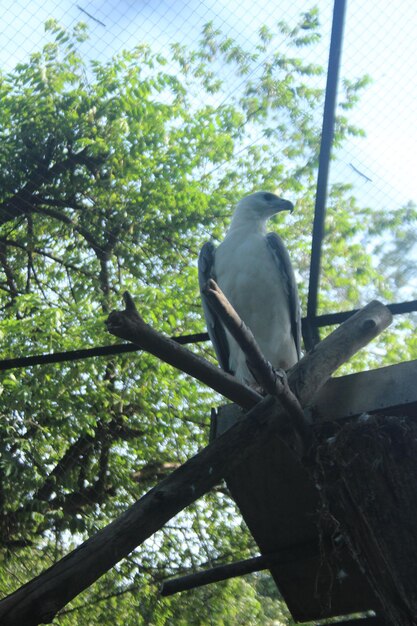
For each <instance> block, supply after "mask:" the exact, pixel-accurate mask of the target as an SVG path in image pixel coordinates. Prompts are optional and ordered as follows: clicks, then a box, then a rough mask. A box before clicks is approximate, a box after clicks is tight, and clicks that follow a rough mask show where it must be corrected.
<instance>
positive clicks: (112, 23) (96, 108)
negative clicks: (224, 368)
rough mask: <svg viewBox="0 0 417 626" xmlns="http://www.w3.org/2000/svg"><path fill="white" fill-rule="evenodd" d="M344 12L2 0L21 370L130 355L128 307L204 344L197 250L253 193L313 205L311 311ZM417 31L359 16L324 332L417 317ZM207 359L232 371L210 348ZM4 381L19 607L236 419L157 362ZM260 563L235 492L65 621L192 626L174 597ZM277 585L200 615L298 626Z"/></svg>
mask: <svg viewBox="0 0 417 626" xmlns="http://www.w3.org/2000/svg"><path fill="white" fill-rule="evenodd" d="M332 11H333V4H332V3H331V2H326V3H320V4H319V9H318V10H316V9H312V8H311V7H310V6H309V5H307V4H306V3H305V2H304V1H303V2H301V1H292V2H280V3H276V4H272V3H270V2H266V1H265V2H263V1H262V2H261V1H259V2H257V3H250V2H245V1H243V2H234V1H225V2H223V3H218V2H214V1H206V2H204V3H202V2H198V1H193V2H182V1H181V2H175V3H172V2H165V1H161V2H158V1H155V2H154V1H148V0H144V1H142V2H127V1H126V2H124V1H123V2H111V1H102V2H98V1H83V2H80V3H79V4H75V3H73V2H53V1H47V2H42V3H41V2H39V3H38V2H32V3H29V4H28V3H19V2H13V3H11V2H4V3H3V21H2V26H1V33H0V38H1V39H0V40H1V46H0V47H1V50H0V63H1V67H2V71H3V77H2V82H1V90H2V101H3V107H2V113H1V114H0V115H1V120H2V122H1V126H0V133H1V139H2V142H1V147H0V158H1V160H2V174H1V178H2V185H1V187H2V190H1V200H0V222H1V232H0V271H1V273H0V308H1V312H2V319H1V325H0V332H1V333H2V338H3V347H2V350H1V353H0V357H1V358H2V359H11V358H14V357H23V358H24V357H27V356H29V355H38V354H41V353H56V352H63V353H66V352H67V351H71V350H77V349H86V348H91V347H92V346H101V345H105V344H108V343H111V342H110V340H109V337H108V335H107V334H106V332H105V329H104V324H103V322H104V320H105V318H106V317H107V315H108V313H109V311H110V309H111V308H112V307H115V306H119V301H120V297H121V293H122V292H123V291H124V290H125V289H129V291H130V292H131V293H132V294H133V295H134V296H136V297H137V298H138V300H139V301H140V309H141V312H142V313H143V314H144V317H145V318H146V319H147V320H149V321H150V322H151V323H152V324H155V325H156V326H157V327H158V329H160V330H162V331H164V332H166V333H167V334H169V335H172V336H182V335H189V334H199V333H202V332H204V331H205V329H204V324H203V321H202V316H201V310H200V304H199V299H198V288H197V279H196V259H197V256H198V251H199V248H200V246H201V244H202V242H203V241H204V240H207V239H209V238H212V239H213V240H214V241H220V240H221V239H222V237H223V235H224V228H225V224H226V223H227V221H228V219H229V216H230V213H231V210H232V207H233V205H234V204H235V202H236V199H237V198H238V197H241V196H242V195H244V193H246V192H250V191H252V190H253V189H257V188H264V187H267V188H269V189H271V190H278V189H279V190H280V191H281V193H282V195H284V196H286V197H289V199H291V200H293V201H295V203H296V211H295V212H294V214H293V215H292V216H290V217H289V218H288V219H287V221H286V223H285V225H283V224H280V225H279V230H280V231H281V230H282V234H283V237H284V239H285V241H286V243H287V245H288V248H289V250H290V253H291V256H292V258H293V259H294V266H295V269H296V274H297V279H298V282H299V290H300V295H301V299H302V305H303V310H304V312H305V310H306V305H307V287H308V276H309V263H310V253H311V229H312V222H313V207H314V198H315V185H316V178H317V164H318V155H319V150H320V132H321V124H322V116H323V105H324V90H325V86H326V71H327V61H328V54H329V44H330V34H331V24H332ZM416 13H417V10H416V8H415V7H414V6H413V4H412V3H409V2H406V1H402V2H399V3H391V4H390V3H387V2H384V3H382V4H381V3H378V5H377V6H376V5H375V6H371V5H370V4H369V3H368V4H367V5H364V4H363V3H360V2H359V1H358V0H350V2H349V3H348V6H347V13H346V23H345V29H344V38H343V54H342V66H341V70H340V86H339V93H338V103H339V104H338V108H337V122H336V129H335V139H334V150H333V160H332V162H331V167H330V180H329V199H328V207H327V216H326V222H325V236H324V240H323V243H322V246H323V247H322V257H323V261H322V274H321V281H320V289H319V294H318V295H319V310H318V312H319V313H321V314H324V313H332V312H336V311H345V310H351V309H355V308H357V307H359V306H361V305H362V304H364V303H366V302H367V301H368V300H370V299H371V298H373V297H379V298H383V299H385V300H386V301H389V302H400V301H402V300H404V301H405V300H413V299H414V298H415V297H416V282H415V277H416V272H415V269H416V251H415V236H414V232H415V219H416V207H415V202H416V197H417V187H416V184H417V183H416V176H415V173H414V172H415V169H416V162H415V156H414V155H415V150H414V147H415V144H416V139H417V137H416V134H417V130H416V125H415V122H414V117H415V114H414V106H413V105H414V100H415V93H414V92H415V84H416V81H415V77H414V70H413V63H412V59H413V58H414V57H415V53H416V47H417V43H416V39H415V34H414V31H415V25H416V21H417V15H416ZM80 22H83V23H84V24H85V25H86V26H85V27H83V26H79V23H80ZM45 24H47V28H46V29H45ZM71 33H72V34H71ZM45 46H46V48H45ZM42 49H43V52H41V51H42ZM122 51H129V52H127V53H125V54H123V53H122ZM368 77H369V78H368ZM413 330H414V329H413V320H412V318H409V317H401V318H399V319H398V321H397V325H396V328H395V331H394V332H393V333H391V334H388V335H387V338H386V339H384V340H382V341H381V342H380V343H378V345H377V347H376V348H374V349H373V350H372V351H371V352H369V354H368V357H367V358H368V360H367V361H364V360H363V357H361V359H362V360H358V361H357V362H356V364H355V365H354V366H352V367H357V368H358V367H359V368H361V367H364V366H366V367H368V366H375V365H378V364H379V363H381V362H386V361H384V359H387V362H393V361H401V360H403V359H406V358H413V356H415V349H416V346H415V340H414V339H413ZM398 338H400V340H399V339H398ZM192 349H193V350H195V351H196V352H198V353H200V354H203V355H205V356H209V358H212V354H211V350H210V348H209V346H208V345H207V344H201V345H199V346H197V345H195V346H193V348H192ZM21 365H24V363H21ZM0 383H1V388H2V400H3V416H2V417H3V425H2V426H1V429H2V437H1V439H2V443H1V444H0V450H1V466H0V508H1V512H0V527H1V529H2V532H1V536H2V538H3V557H4V558H3V566H4V568H3V574H2V576H1V577H0V590H1V593H2V594H3V595H5V594H7V593H10V592H11V591H13V590H14V589H15V588H17V587H18V586H20V585H21V584H23V583H25V582H26V581H27V580H30V579H31V578H33V577H34V576H35V575H36V574H37V573H38V572H39V571H41V570H42V569H44V568H45V566H47V565H51V564H53V563H54V562H56V561H57V560H59V559H60V558H61V557H62V556H63V555H64V554H65V553H67V552H68V551H69V550H70V549H71V548H72V547H74V546H75V545H78V544H79V543H80V542H81V541H82V540H83V539H84V538H85V536H87V535H89V534H92V533H94V532H95V531H96V530H97V529H99V528H100V527H102V526H103V525H105V524H106V523H108V522H109V521H110V520H112V519H114V518H115V517H117V515H118V514H120V513H121V512H122V511H124V510H125V509H126V508H127V506H128V505H129V504H131V503H132V502H134V501H135V500H136V499H137V498H138V497H139V496H140V495H141V494H142V493H144V492H146V490H147V489H149V488H150V487H151V486H152V485H153V484H154V483H155V482H156V481H158V480H159V479H161V478H162V477H163V476H165V475H166V474H167V473H169V472H171V471H172V470H173V469H175V468H176V467H177V466H178V465H179V464H180V463H181V462H183V461H184V460H185V459H186V458H187V457H189V456H190V455H191V454H193V453H194V452H195V451H196V450H197V449H198V448H199V447H200V446H201V445H203V444H204V442H205V441H206V438H207V432H208V424H209V415H208V413H209V411H208V408H207V407H208V406H209V405H210V403H215V402H216V401H219V399H218V398H216V397H215V396H214V395H213V394H212V393H211V392H209V391H207V390H206V389H203V388H202V387H201V386H199V385H197V384H194V385H193V384H190V382H189V380H187V379H186V378H185V377H184V376H181V375H179V374H174V372H173V371H172V370H171V369H170V368H169V367H168V366H166V365H163V364H159V363H158V362H157V361H156V359H153V358H152V357H149V356H147V355H144V354H137V355H132V354H130V355H129V354H124V355H120V356H117V357H115V356H114V355H113V358H112V357H111V355H107V356H106V357H102V358H99V357H95V358H92V359H88V360H83V359H80V360H78V361H76V362H73V363H69V362H63V363H59V364H56V365H51V364H50V365H39V366H36V367H29V364H28V363H26V367H22V368H20V369H16V370H12V371H11V372H10V371H5V372H2V378H1V380H0ZM255 549H256V547H255V546H254V545H253V541H252V539H251V537H250V535H249V534H248V533H247V531H246V530H245V528H244V527H243V525H241V520H240V518H239V516H238V513H237V512H236V510H235V508H234V506H233V503H232V502H231V501H230V499H229V498H228V494H227V492H226V491H225V489H224V488H223V487H221V488H219V489H216V490H214V491H213V493H210V494H209V495H208V496H207V498H206V500H204V501H202V502H200V503H198V504H195V505H194V508H193V510H191V511H189V512H188V513H183V514H182V515H181V516H179V517H178V518H175V519H174V520H171V523H170V524H169V525H168V526H167V527H165V529H164V530H163V531H161V532H160V533H159V534H158V535H156V536H155V537H154V538H153V539H152V540H150V541H149V542H147V543H146V544H144V546H143V547H142V548H141V549H140V550H138V551H137V552H135V553H133V555H132V556H131V557H130V558H129V559H128V560H126V562H123V563H122V564H119V566H118V567H117V568H116V570H115V571H113V572H112V573H111V574H109V575H108V576H107V577H105V578H104V579H103V581H101V582H99V583H97V585H96V586H95V587H94V588H92V590H90V591H88V592H87V595H86V597H84V598H82V599H80V600H77V601H76V602H75V605H74V606H73V607H72V608H71V609H69V610H68V612H67V613H66V614H65V613H64V614H63V615H62V617H60V618H57V623H63V624H65V623H68V624H70V623H77V621H76V620H77V619H83V618H81V617H79V616H80V615H83V613H82V611H90V610H91V606H95V607H105V608H103V609H99V608H96V609H95V613H91V615H90V613H88V619H89V620H90V622H91V623H96V621H97V622H98V621H99V620H100V619H101V620H102V619H103V614H102V613H101V612H100V611H107V612H108V615H107V617H108V616H109V615H112V614H113V613H112V611H117V610H119V609H120V604H119V605H118V609H117V608H115V605H112V604H111V599H113V598H122V597H125V596H129V597H134V598H135V600H134V602H130V601H129V602H128V606H127V607H124V608H123V610H124V611H126V616H127V617H126V618H125V620H126V623H130V622H129V621H128V620H129V619H133V618H132V616H131V615H130V613H129V610H132V611H133V610H135V611H136V610H137V607H138V605H139V604H140V603H141V609H140V613H141V617H140V618H137V619H138V620H139V619H142V621H137V622H135V623H144V624H147V623H161V624H165V623H167V624H168V623H172V624H173V623H185V622H184V621H183V622H181V621H180V617H179V615H187V611H189V613H188V614H189V615H194V613H195V611H194V612H192V611H191V609H190V604H191V603H190V602H188V604H187V599H182V600H181V599H179V600H175V601H174V600H172V601H169V602H171V604H169V605H168V604H167V603H168V600H165V601H164V602H165V604H164V603H163V602H162V601H158V599H157V598H156V594H155V589H156V585H157V584H158V583H159V582H160V580H161V579H163V578H164V577H166V576H168V575H173V574H176V573H178V572H182V571H185V570H186V571H189V570H192V569H198V568H199V567H201V566H203V565H207V564H210V565H212V564H215V563H216V562H218V561H221V562H223V561H224V560H233V559H234V558H235V557H236V556H237V555H239V556H248V555H250V554H253V553H254V551H255ZM265 580H266V578H265V577H263V575H259V576H258V578H254V579H253V580H252V581H250V582H248V583H247V582H245V581H242V582H239V583H236V585H243V586H244V587H236V588H232V591H231V592H230V591H229V594H230V595H227V593H228V592H227V588H226V587H221V589H217V590H213V589H211V590H202V591H201V592H198V593H200V596H195V597H196V598H197V599H199V600H198V601H199V602H200V603H201V611H202V612H203V613H204V610H205V609H204V607H205V606H206V605H207V603H208V602H212V603H213V605H214V604H215V602H216V598H218V605H219V607H220V606H221V605H222V602H223V604H224V598H227V599H228V602H229V603H230V602H231V596H233V598H234V601H235V604H236V606H235V614H234V617H233V616H232V617H230V620H233V619H235V622H233V621H230V622H225V623H238V621H236V620H237V618H236V615H238V616H239V619H241V620H242V619H244V617H242V616H243V615H246V613H245V611H247V612H248V613H247V614H250V615H251V616H252V613H250V611H252V612H254V611H255V608H254V607H255V603H256V601H255V597H253V604H251V602H249V600H248V604H245V605H244V606H243V604H242V603H240V602H239V601H238V599H237V598H239V597H242V596H243V595H244V594H245V593H246V594H248V597H252V596H251V594H252V591H251V590H253V589H256V590H257V592H258V597H259V596H261V597H262V598H264V599H265V598H266V599H267V600H265V601H264V602H263V603H261V604H262V607H261V608H258V609H257V610H258V612H259V616H258V620H259V621H258V622H255V621H254V622H253V623H267V622H266V621H265V620H266V619H267V618H268V619H270V620H271V621H270V623H271V624H272V623H277V622H272V617H271V615H272V614H273V615H275V616H276V615H279V616H280V617H279V619H280V620H281V621H282V623H287V621H286V620H288V615H287V614H286V612H285V611H286V609H285V607H284V608H283V605H282V604H281V603H280V602H281V600H280V599H279V598H277V596H276V595H274V594H275V592H274V591H271V589H270V588H268V582H265ZM245 585H246V586H245ZM139 590H140V591H141V592H142V593H143V594H144V597H145V600H144V599H143V597H142V598H141V600H140V601H139V600H138V599H137V597H138V594H139ZM229 590H230V588H229ZM132 592H133V593H134V594H136V595H133V596H132ZM216 594H217V595H216ZM222 594H223V595H222ZM196 601H197V600H196ZM269 601H270V602H271V603H272V604H271V606H270V605H269V604H268V602H269ZM120 602H122V601H121V600H120ZM175 602H177V604H175ZM123 606H124V605H123ZM168 606H169V611H170V612H171V613H170V617H169V618H168V617H167V615H166V614H165V613H166V611H168V608H167V607H168ZM271 607H272V608H271ZM261 612H262V614H261ZM218 615H221V609H220V608H218ZM72 619H74V620H75V621H74V622H72V621H71V620H72ZM169 619H171V621H169ZM192 619H195V621H192ZM201 619H202V621H201V622H199V621H198V620H197V619H196V618H195V615H194V617H193V618H191V617H190V618H189V622H188V623H209V622H205V621H204V619H205V618H204V617H203V618H201ZM212 619H216V618H212ZM251 619H252V617H251ZM65 620H68V621H65ZM152 620H154V621H152ZM157 620H159V622H158V621H157ZM163 620H165V621H163ZM262 620H264V621H262ZM132 623H133V622H132ZM212 623H221V622H220V617H219V618H218V621H217V622H216V621H214V622H212ZM241 623H245V622H244V621H243V622H242V621H241ZM247 623H249V620H248V621H247ZM280 623H281V622H280Z"/></svg>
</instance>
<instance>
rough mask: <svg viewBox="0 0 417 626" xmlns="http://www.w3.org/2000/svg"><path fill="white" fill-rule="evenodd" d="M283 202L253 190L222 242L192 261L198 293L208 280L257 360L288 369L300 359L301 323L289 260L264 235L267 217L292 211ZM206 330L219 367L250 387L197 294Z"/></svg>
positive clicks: (238, 358)
mask: <svg viewBox="0 0 417 626" xmlns="http://www.w3.org/2000/svg"><path fill="white" fill-rule="evenodd" d="M292 209H293V205H292V204H291V202H289V201H288V200H284V199H281V198H279V197H278V196H277V195H275V194H274V193H270V192H268V191H257V192H256V193H252V194H250V195H249V196H246V197H245V198H243V199H242V200H241V201H240V202H239V203H238V204H237V206H236V209H235V212H234V214H233V217H232V221H231V224H230V227H229V230H228V231H227V234H226V237H225V239H224V241H223V242H222V243H221V244H220V245H219V246H218V248H217V249H216V248H215V246H214V244H213V243H212V242H207V243H205V244H204V246H203V247H202V249H201V252H200V256H199V260H198V273H199V283H200V289H203V287H204V286H205V284H206V283H207V281H208V280H209V278H213V279H214V280H215V281H216V282H217V284H218V285H219V287H220V289H221V290H222V291H223V293H224V294H225V296H226V297H227V299H228V300H229V302H230V303H231V305H232V306H233V307H234V308H235V310H236V311H237V313H238V314H239V316H240V317H241V319H242V320H243V321H244V322H245V324H246V325H247V326H249V328H250V330H251V331H252V333H253V335H254V337H255V339H256V341H257V343H258V345H259V347H260V349H261V351H262V353H263V355H264V356H265V358H266V359H268V361H269V362H270V363H271V365H272V366H273V367H275V368H282V369H284V370H288V369H289V368H290V367H292V366H293V365H294V364H295V363H296V362H297V361H298V360H299V358H300V344H301V318H300V305H299V300H298V291H297V284H296V281H295V277H294V271H293V268H292V265H291V261H290V257H289V255H288V252H287V249H286V247H285V246H284V244H283V242H282V240H281V239H280V237H279V236H278V235H277V234H276V233H267V232H266V223H267V221H268V220H269V218H270V217H272V216H273V215H275V214H276V213H278V212H280V211H287V210H290V211H292ZM202 303H203V310H204V315H205V318H206V323H207V330H208V333H209V336H210V339H211V341H212V343H213V346H214V349H215V352H216V355H217V358H218V360H219V363H220V366H221V367H222V368H223V369H224V370H225V371H227V372H230V373H232V374H234V375H235V376H236V378H238V379H239V380H240V381H241V382H244V383H246V384H250V385H253V384H254V383H256V381H255V380H254V377H253V376H252V374H251V372H250V371H249V368H248V366H247V364H246V359H245V355H244V354H243V352H242V350H241V349H240V348H239V346H238V344H237V343H236V342H235V340H234V339H233V338H232V337H231V335H230V334H229V332H228V331H227V330H226V329H225V328H224V327H223V325H222V323H221V321H220V319H219V318H218V317H217V315H216V314H215V313H214V312H213V311H212V309H210V306H209V304H208V302H207V300H206V298H205V296H204V293H202Z"/></svg>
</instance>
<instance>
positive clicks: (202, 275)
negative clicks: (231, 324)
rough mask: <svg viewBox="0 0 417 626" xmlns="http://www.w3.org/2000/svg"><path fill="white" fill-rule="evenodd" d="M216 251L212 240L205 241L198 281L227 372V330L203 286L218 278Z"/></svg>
mask: <svg viewBox="0 0 417 626" xmlns="http://www.w3.org/2000/svg"><path fill="white" fill-rule="evenodd" d="M215 251H216V248H215V247H214V244H212V243H211V241H208V242H207V243H205V244H204V246H203V247H202V248H201V252H200V255H199V257H198V282H199V285H200V294H201V302H202V305H203V311H204V317H205V318H206V325H207V331H208V334H209V337H210V339H211V342H212V344H213V347H214V350H215V352H216V356H217V359H218V361H219V363H220V367H221V368H222V369H223V370H225V372H229V373H230V369H229V343H228V341H227V336H226V331H225V330H224V327H223V324H222V323H221V321H220V319H219V318H218V317H217V315H216V313H214V311H212V309H211V308H210V305H209V303H208V301H207V298H206V296H205V295H204V293H203V287H205V285H206V283H207V281H208V280H209V279H210V278H214V280H216V277H215V275H214V256H215Z"/></svg>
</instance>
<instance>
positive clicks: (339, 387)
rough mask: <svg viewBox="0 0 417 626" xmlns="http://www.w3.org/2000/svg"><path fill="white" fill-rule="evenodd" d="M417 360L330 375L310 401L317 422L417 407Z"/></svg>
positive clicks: (395, 411)
mask: <svg viewBox="0 0 417 626" xmlns="http://www.w3.org/2000/svg"><path fill="white" fill-rule="evenodd" d="M416 381H417V361H406V362H404V363H398V364H396V365H390V366H388V367H381V368H379V369H376V370H370V371H368V372H359V373H358V374H349V375H348V376H340V377H338V378H331V379H330V380H329V381H328V382H327V383H326V384H325V385H324V386H323V387H322V389H321V390H320V391H319V392H318V393H317V395H316V396H315V397H314V398H313V399H312V401H311V402H310V403H309V408H308V409H307V410H308V411H309V414H310V417H312V419H313V421H314V422H318V421H328V420H338V419H343V418H345V417H352V416H354V415H360V414H361V413H376V412H378V411H384V413H387V411H392V412H393V414H399V413H401V412H402V411H404V409H406V408H407V414H409V413H410V409H412V408H417V385H416Z"/></svg>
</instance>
